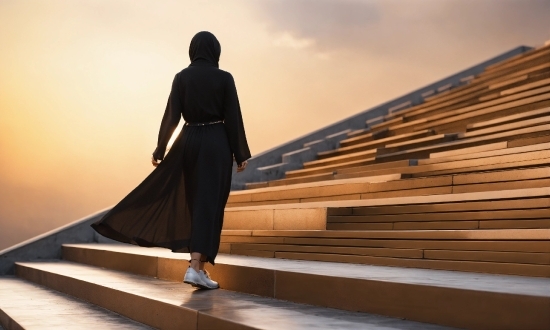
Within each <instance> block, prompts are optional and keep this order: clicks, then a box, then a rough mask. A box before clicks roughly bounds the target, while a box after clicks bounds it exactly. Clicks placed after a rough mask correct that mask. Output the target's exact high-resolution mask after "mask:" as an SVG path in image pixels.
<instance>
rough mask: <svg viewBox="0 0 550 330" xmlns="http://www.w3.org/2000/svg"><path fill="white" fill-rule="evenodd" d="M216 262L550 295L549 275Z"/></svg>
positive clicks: (150, 251) (145, 251)
mask: <svg viewBox="0 0 550 330" xmlns="http://www.w3.org/2000/svg"><path fill="white" fill-rule="evenodd" d="M64 246H70V247H78V248H81V249H99V250H107V251H115V252H120V253H128V254H137V255H147V256H156V257H161V258H168V259H187V255H186V254H185V255H183V256H182V255H178V254H174V253H172V252H170V251H168V250H166V249H160V248H143V247H136V246H131V245H123V244H97V243H91V244H65V245H64ZM184 256H185V257H184ZM216 263H218V264H230V265H237V266H245V267H254V268H262V269H268V270H278V271H288V272H296V273H303V274H314V275H323V276H336V277H345V278H353V279H362V280H371V281H385V282H396V283H403V284H415V285H426V286H437V287H446V288H455V289H469V290H476V291H484V292H499V293H507V294H517V295H526V296H539V297H550V279H549V278H535V277H525V276H515V275H494V274H478V273H469V272H460V271H447V270H434V269H417V268H404V267H387V266H373V265H364V264H347V265H345V266H344V267H345V271H342V267H343V266H342V264H341V263H334V262H324V261H306V260H290V259H278V258H275V259H273V258H260V257H251V256H239V255H227V254H220V255H218V257H217V259H216Z"/></svg>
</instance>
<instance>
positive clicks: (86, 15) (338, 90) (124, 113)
mask: <svg viewBox="0 0 550 330" xmlns="http://www.w3.org/2000/svg"><path fill="white" fill-rule="evenodd" d="M549 15H550V5H549V2H548V1H496V0H493V1H479V2H478V1H476V2H473V1H472V2H469V1H444V2H442V1H436V0H433V1H429V0H426V1H422V2H403V1H355V0H348V1H344V0H342V1H328V0H315V1H313V0H280V1H275V0H273V1H268V0H266V1H260V0H235V1H231V2H228V1H223V0H218V1H192V2H182V1H162V2H158V1H157V2H154V1H123V0H119V1H107V0H104V1H96V0H94V1H91V0H90V1H87V0H82V1H71V0H51V1H38V0H37V1H25V0H21V1H19V0H18V1H16V0H3V1H2V2H0V44H1V45H2V47H1V48H0V77H1V78H0V155H1V157H2V162H1V163H0V164H1V165H0V249H3V248H6V247H8V246H10V245H13V244H15V243H17V242H20V241H22V240H24V239H27V238H30V237H32V236H34V235H37V234H40V233H42V232H44V231H47V230H51V229H53V228H55V227H58V226H60V225H63V224H65V223H68V222H70V221H73V220H76V219H78V218H79V217H83V216H85V215H87V214H89V213H92V212H95V211H97V210H99V209H103V208H106V207H108V206H111V205H113V204H115V203H116V202H118V201H119V200H120V199H121V198H122V197H124V196H125V195H126V194H127V193H128V192H129V191H130V190H131V189H133V188H134V187H135V186H136V185H137V184H139V183H140V182H141V181H142V180H143V179H144V178H145V177H146V176H147V174H148V173H150V171H152V170H153V167H152V166H151V164H150V157H151V153H152V152H153V150H154V149H155V146H156V138H157V133H158V129H159V125H160V120H161V118H162V114H163V111H164V106H165V104H166V99H167V97H168V93H169V89H170V86H171V82H172V79H173V77H174V75H175V74H176V73H177V72H178V71H180V70H181V69H183V68H185V67H186V66H187V65H188V64H189V58H188V47H189V41H190V40H191V38H192V36H193V35H194V34H195V33H196V32H198V31H201V30H208V31H211V32H213V33H214V34H215V35H216V36H217V38H218V39H219V40H220V43H221V45H222V55H221V60H220V67H221V68H222V69H224V70H227V71H230V72H231V73H232V74H233V76H234V77H235V81H236V84H237V89H238V92H239V97H240V100H241V106H242V111H243V116H244V121H245V126H246V130H247V135H248V140H249V143H250V147H251V149H252V153H253V155H254V154H257V153H259V152H261V151H263V150H266V149H268V148H270V147H274V146H276V145H278V144H280V143H283V142H285V141H287V140H290V139H292V138H295V137H297V136H300V135H303V134H306V133H308V132H309V131H311V130H314V129H317V128H320V127H322V126H324V125H328V124H330V123H332V122H334V121H336V120H339V119H342V118H344V117H347V116H350V115H352V114H354V113H357V112H359V111H362V110H364V109H366V108H369V107H371V106H374V105H376V104H378V103H381V102H384V101H387V100H389V99H391V98H393V97H397V96H399V95H401V94H404V93H406V92H409V91H411V90H413V89H415V88H418V87H421V86H423V85H426V84H428V83H430V82H433V81H435V80H438V79H440V78H442V77H444V76H446V75H450V74H452V73H454V72H456V71H458V70H461V69H464V68H466V67H468V66H471V65H474V64H476V63H479V62H481V61H483V60H485V59H488V58H490V57H493V56H495V55H497V54H500V53H502V52H505V51H507V50H509V49H511V48H513V47H516V46H518V45H522V44H525V45H534V46H536V45H539V44H540V43H542V42H544V40H546V39H549V38H550V30H549V29H548V25H547V22H548V21H549V19H550V17H549Z"/></svg>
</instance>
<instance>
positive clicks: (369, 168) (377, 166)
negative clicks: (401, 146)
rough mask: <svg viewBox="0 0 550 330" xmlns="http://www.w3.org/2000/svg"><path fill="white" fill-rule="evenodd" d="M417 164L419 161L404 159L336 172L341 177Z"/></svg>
mask: <svg viewBox="0 0 550 330" xmlns="http://www.w3.org/2000/svg"><path fill="white" fill-rule="evenodd" d="M417 162H418V161H417V160H416V159H404V160H398V161H395V162H387V163H382V164H371V165H365V166H356V167H350V168H342V169H338V170H337V171H336V174H337V175H339V174H346V173H354V172H365V171H372V170H379V169H385V168H395V167H408V166H416V164H417Z"/></svg>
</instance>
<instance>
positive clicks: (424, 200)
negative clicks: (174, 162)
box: [225, 187, 550, 213]
mask: <svg viewBox="0 0 550 330" xmlns="http://www.w3.org/2000/svg"><path fill="white" fill-rule="evenodd" d="M549 195H550V187H543V188H525V189H513V190H498V191H483V192H468V193H457V194H441V195H427V196H406V197H391V198H383V199H365V200H347V201H338V200H334V201H323V202H309V203H291V204H272V205H256V206H239V207H232V208H228V209H226V210H225V211H226V213H227V212H237V211H247V210H265V209H297V208H327V207H362V206H378V205H406V204H428V203H453V202H467V201H477V200H497V199H512V198H531V197H537V196H549Z"/></svg>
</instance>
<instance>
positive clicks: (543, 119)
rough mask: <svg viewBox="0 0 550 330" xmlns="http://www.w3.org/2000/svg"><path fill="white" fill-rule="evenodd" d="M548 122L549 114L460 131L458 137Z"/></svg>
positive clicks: (475, 135) (549, 119) (474, 135)
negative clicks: (464, 131)
mask: <svg viewBox="0 0 550 330" xmlns="http://www.w3.org/2000/svg"><path fill="white" fill-rule="evenodd" d="M547 109H549V110H550V108H547ZM548 123H550V116H543V117H537V118H531V119H526V120H520V121H515V122H512V123H507V124H502V125H496V126H491V127H487V128H483V129H478V130H475V131H469V132H466V133H462V134H461V136H460V137H461V138H471V137H477V136H482V135H489V134H494V133H497V132H504V131H511V130H517V129H520V128H525V127H532V126H538V125H542V124H548Z"/></svg>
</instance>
